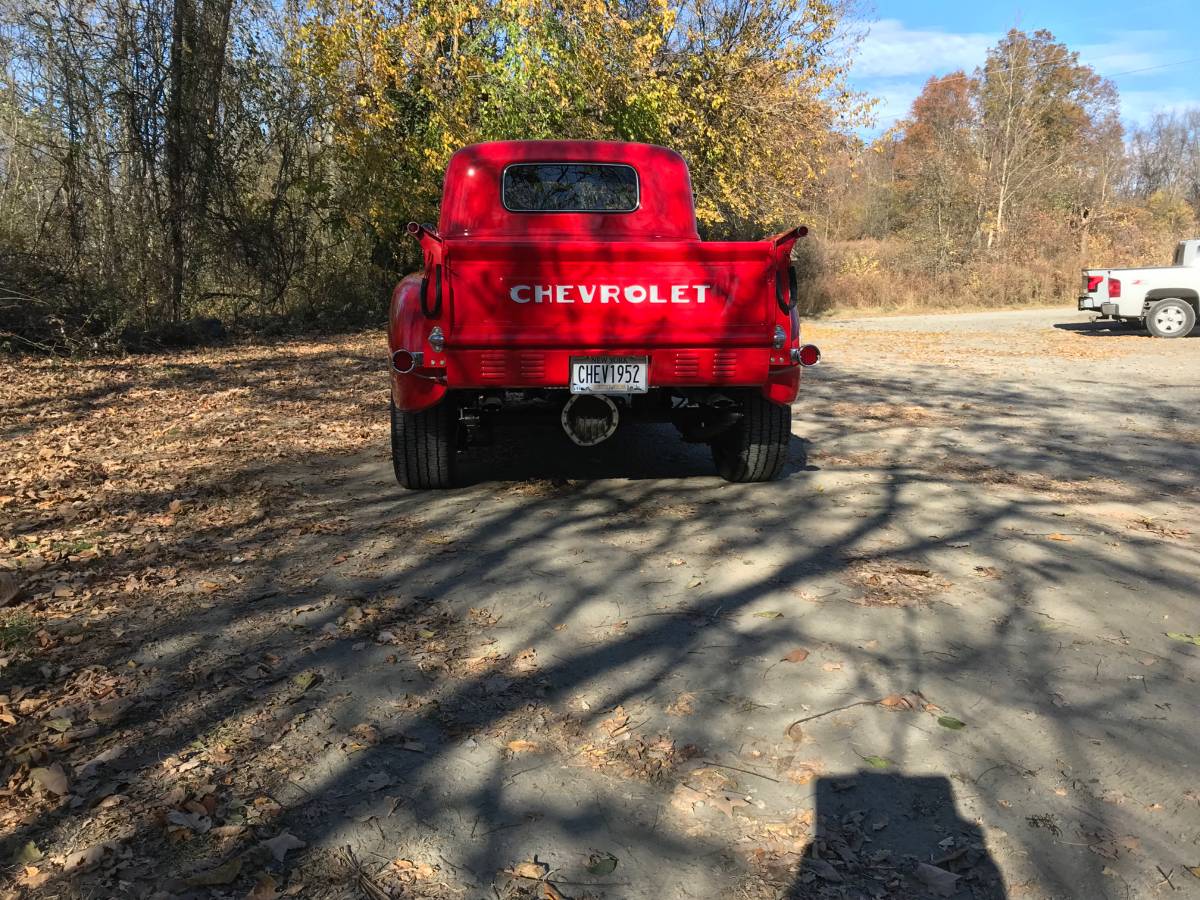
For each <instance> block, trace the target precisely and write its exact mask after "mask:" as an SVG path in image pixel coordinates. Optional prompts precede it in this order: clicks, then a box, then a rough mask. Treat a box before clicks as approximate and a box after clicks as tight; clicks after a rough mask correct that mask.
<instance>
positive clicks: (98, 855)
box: [62, 843, 108, 872]
mask: <svg viewBox="0 0 1200 900" xmlns="http://www.w3.org/2000/svg"><path fill="white" fill-rule="evenodd" d="M107 849H108V844H106V843H101V844H92V846H90V847H85V848H83V849H82V850H78V851H76V852H75V853H72V854H70V855H69V856H67V858H66V859H64V860H63V864H62V866H63V872H86V871H87V870H88V869H92V868H95V867H96V866H97V865H99V863H100V860H102V859H104V851H105V850H107Z"/></svg>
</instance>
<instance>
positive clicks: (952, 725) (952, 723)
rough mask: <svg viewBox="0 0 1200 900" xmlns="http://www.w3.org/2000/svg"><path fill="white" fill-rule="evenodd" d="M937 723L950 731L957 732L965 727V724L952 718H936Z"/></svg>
mask: <svg viewBox="0 0 1200 900" xmlns="http://www.w3.org/2000/svg"><path fill="white" fill-rule="evenodd" d="M937 721H938V724H939V725H941V726H942V727H943V728H949V729H950V730H951V731H958V730H959V729H960V728H966V727H967V723H966V722H964V721H962V720H961V719H956V718H954V716H938V720H937Z"/></svg>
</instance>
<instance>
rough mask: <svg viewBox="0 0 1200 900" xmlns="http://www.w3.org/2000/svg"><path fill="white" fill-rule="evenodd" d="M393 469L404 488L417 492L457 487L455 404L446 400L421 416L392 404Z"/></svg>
mask: <svg viewBox="0 0 1200 900" xmlns="http://www.w3.org/2000/svg"><path fill="white" fill-rule="evenodd" d="M388 405H389V406H390V407H391V414H392V469H393V470H394V471H395V473H396V480H397V481H398V482H400V484H401V485H402V486H403V487H406V488H408V489H409V490H414V491H430V490H440V489H443V488H448V487H450V486H451V485H453V483H454V447H455V441H454V436H455V430H456V428H457V423H456V422H455V421H454V404H453V403H451V402H450V401H447V400H443V401H442V402H441V403H439V404H438V405H437V406H432V407H430V408H429V409H424V410H421V412H415V413H414V412H402V411H401V410H398V409H396V404H395V403H394V402H390V401H389V404H388Z"/></svg>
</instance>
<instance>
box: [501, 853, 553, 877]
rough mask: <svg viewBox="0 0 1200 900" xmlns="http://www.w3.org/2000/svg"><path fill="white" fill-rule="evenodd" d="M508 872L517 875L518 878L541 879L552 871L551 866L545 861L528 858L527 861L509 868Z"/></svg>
mask: <svg viewBox="0 0 1200 900" xmlns="http://www.w3.org/2000/svg"><path fill="white" fill-rule="evenodd" d="M507 871H508V874H510V875H515V876H517V877H518V878H532V879H534V880H541V879H542V878H544V877H545V876H546V875H547V874H549V872H550V867H549V866H548V865H546V864H545V863H544V862H538V861H537V859H536V858H534V859H530V860H526V861H525V862H521V863H517V864H516V865H515V866H513V867H512V868H511V869H508V870H507Z"/></svg>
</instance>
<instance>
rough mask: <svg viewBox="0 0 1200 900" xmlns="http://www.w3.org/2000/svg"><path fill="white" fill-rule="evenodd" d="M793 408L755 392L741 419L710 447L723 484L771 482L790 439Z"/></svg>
mask: <svg viewBox="0 0 1200 900" xmlns="http://www.w3.org/2000/svg"><path fill="white" fill-rule="evenodd" d="M791 425H792V409H791V407H790V406H780V405H779V404H777V403H772V402H770V401H769V400H767V399H766V398H765V397H762V396H761V395H759V394H757V393H755V394H753V395H751V396H750V397H749V398H747V400H746V403H745V405H744V406H743V407H742V419H741V421H740V422H738V423H737V424H736V425H734V426H733V427H732V428H730V429H729V430H728V431H725V432H722V433H721V434H720V435H718V436H717V437H716V438H715V439H714V440H713V441H712V443H711V444H710V446H711V447H712V454H713V460H714V461H715V462H716V464H717V472H718V473H720V475H721V477H722V478H724V479H725V480H726V481H740V482H747V481H770V480H771V479H772V478H775V477H776V476H777V475H779V473H780V472H781V471H782V470H783V464H784V463H785V462H786V461H787V450H788V442H789V441H790V440H791V436H792V427H791Z"/></svg>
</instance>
